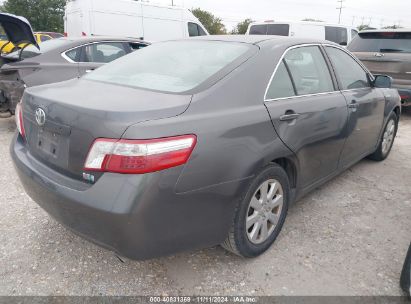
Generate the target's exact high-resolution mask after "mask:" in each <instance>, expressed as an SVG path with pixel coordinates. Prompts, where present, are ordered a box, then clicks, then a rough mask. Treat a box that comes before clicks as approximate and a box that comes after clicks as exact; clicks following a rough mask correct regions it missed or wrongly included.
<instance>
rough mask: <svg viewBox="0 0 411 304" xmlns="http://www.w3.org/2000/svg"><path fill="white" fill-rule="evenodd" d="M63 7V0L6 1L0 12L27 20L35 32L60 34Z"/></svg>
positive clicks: (62, 26)
mask: <svg viewBox="0 0 411 304" xmlns="http://www.w3.org/2000/svg"><path fill="white" fill-rule="evenodd" d="M65 5H66V1H65V0H6V1H5V2H4V3H3V5H2V6H1V7H0V10H1V11H2V12H6V13H10V14H14V15H18V16H23V17H25V18H27V19H28V20H29V21H30V23H31V26H32V27H33V30H35V31H48V32H60V33H62V32H63V31H64V21H63V17H64V6H65Z"/></svg>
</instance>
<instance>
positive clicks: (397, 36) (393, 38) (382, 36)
mask: <svg viewBox="0 0 411 304" xmlns="http://www.w3.org/2000/svg"><path fill="white" fill-rule="evenodd" d="M348 49H349V50H350V51H351V52H378V53H380V52H381V53H387V52H398V53H411V32H402V33H401V32H377V33H373V32H372V33H359V34H358V35H357V36H356V37H355V38H354V40H353V41H352V42H351V43H350V45H349V47H348Z"/></svg>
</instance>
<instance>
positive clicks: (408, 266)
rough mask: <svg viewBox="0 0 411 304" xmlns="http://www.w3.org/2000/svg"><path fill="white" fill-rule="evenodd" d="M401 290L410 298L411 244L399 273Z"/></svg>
mask: <svg viewBox="0 0 411 304" xmlns="http://www.w3.org/2000/svg"><path fill="white" fill-rule="evenodd" d="M400 282H401V288H402V289H403V290H404V292H405V293H406V294H407V295H408V296H411V244H410V247H409V248H408V253H407V256H406V258H405V262H404V267H403V269H402V272H401V281H400Z"/></svg>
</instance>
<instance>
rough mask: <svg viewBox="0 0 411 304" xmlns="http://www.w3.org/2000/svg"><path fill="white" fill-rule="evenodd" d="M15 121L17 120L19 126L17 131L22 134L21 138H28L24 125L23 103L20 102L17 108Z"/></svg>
mask: <svg viewBox="0 0 411 304" xmlns="http://www.w3.org/2000/svg"><path fill="white" fill-rule="evenodd" d="M14 114H15V116H14V118H15V120H16V125H17V130H18V131H19V133H20V134H21V136H22V137H23V138H24V137H25V136H26V132H25V130H24V124H23V108H22V105H21V102H19V103H18V104H17V106H16V111H15V113H14Z"/></svg>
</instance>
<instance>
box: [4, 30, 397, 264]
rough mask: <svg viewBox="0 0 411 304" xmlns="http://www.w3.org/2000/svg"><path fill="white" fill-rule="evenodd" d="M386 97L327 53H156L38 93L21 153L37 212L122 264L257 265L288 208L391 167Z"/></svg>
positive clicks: (26, 112)
mask: <svg viewBox="0 0 411 304" xmlns="http://www.w3.org/2000/svg"><path fill="white" fill-rule="evenodd" d="M390 85H391V78H389V77H386V76H376V77H374V76H373V75H372V74H371V73H370V72H369V71H368V70H367V69H366V68H365V67H364V66H363V65H362V64H361V63H360V62H359V61H358V60H357V59H356V58H355V57H354V56H353V55H352V54H351V53H349V52H348V51H347V50H345V49H344V48H342V47H340V46H338V45H337V44H334V43H327V42H324V41H318V40H307V39H304V40H301V39H295V38H289V37H274V36H273V37H268V36H265V37H262V36H244V35H243V36H212V37H211V36H209V37H203V38H194V39H188V40H180V41H168V42H159V43H155V44H153V45H152V46H150V47H148V48H144V49H142V50H141V51H139V52H136V53H133V54H131V55H129V56H125V57H123V58H120V59H119V60H116V61H115V62H113V63H110V64H108V65H106V66H103V67H101V68H99V69H98V70H96V71H94V72H92V73H90V74H88V75H85V76H83V77H82V78H80V79H75V80H70V81H66V82H61V83H58V84H51V85H45V86H40V87H32V88H29V89H27V90H26V93H25V95H24V97H23V101H22V103H21V104H19V105H18V107H17V111H16V120H17V125H18V130H19V132H18V133H17V134H16V136H15V138H14V140H13V143H12V145H11V155H12V159H13V161H14V163H15V166H16V169H17V172H18V175H19V177H20V179H21V181H22V184H23V186H24V188H25V190H26V191H27V193H28V194H29V195H30V196H31V197H32V198H33V200H35V201H36V202H37V203H38V204H39V205H40V206H41V207H43V208H44V209H45V210H46V211H47V212H48V213H50V214H51V215H52V216H53V217H54V218H56V219H57V220H58V221H60V222H61V223H63V224H64V225H66V226H68V227H70V228H71V229H73V230H74V231H76V232H77V233H79V234H80V235H82V236H83V237H86V238H88V239H90V240H93V241H94V242H96V243H97V244H100V245H102V246H104V247H107V248H110V249H112V250H114V251H116V252H118V253H119V254H120V255H122V256H126V257H129V258H134V259H146V258H152V257H157V256H162V255H168V254H173V253H175V252H178V251H181V250H189V249H196V248H203V247H207V246H212V245H216V244H223V246H224V247H225V248H227V249H228V250H230V251H232V252H234V253H236V254H238V255H241V256H244V257H255V256H258V255H260V254H262V253H263V252H264V251H266V250H267V249H268V248H269V247H270V246H271V244H272V243H273V242H274V240H275V239H276V237H277V236H278V234H279V233H280V230H281V228H282V226H283V224H284V221H285V218H286V215H287V210H288V208H289V206H290V204H291V203H292V202H294V201H296V200H298V199H300V198H301V197H302V196H303V195H305V194H307V193H308V192H309V191H311V190H313V189H315V188H316V187H318V186H319V185H321V184H323V183H324V182H326V181H328V180H329V179H331V178H333V177H334V176H336V175H337V174H339V173H341V172H342V171H343V170H345V169H347V168H349V167H350V166H352V165H353V164H355V163H356V162H358V161H359V160H361V159H362V158H364V157H367V156H368V157H369V158H371V159H374V160H377V161H382V160H384V159H385V158H386V157H387V156H388V155H389V153H390V150H391V147H392V145H393V142H394V138H395V135H396V132H397V127H398V119H399V116H400V98H399V96H398V93H397V91H396V90H392V89H389V87H390ZM319 225H320V224H319Z"/></svg>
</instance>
